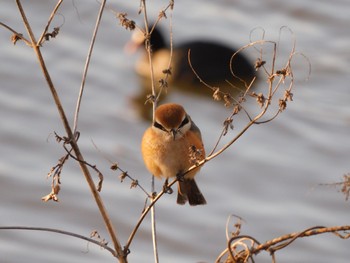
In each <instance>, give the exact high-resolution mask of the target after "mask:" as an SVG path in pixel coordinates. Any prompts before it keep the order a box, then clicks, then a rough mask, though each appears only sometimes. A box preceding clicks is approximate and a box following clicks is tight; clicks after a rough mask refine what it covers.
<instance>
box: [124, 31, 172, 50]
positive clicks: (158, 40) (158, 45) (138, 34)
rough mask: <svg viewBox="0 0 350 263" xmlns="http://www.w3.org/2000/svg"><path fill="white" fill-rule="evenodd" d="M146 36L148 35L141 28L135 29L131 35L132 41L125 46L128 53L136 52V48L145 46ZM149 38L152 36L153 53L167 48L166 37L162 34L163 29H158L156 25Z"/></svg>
mask: <svg viewBox="0 0 350 263" xmlns="http://www.w3.org/2000/svg"><path fill="white" fill-rule="evenodd" d="M151 28H152V27H150V29H151ZM146 37H147V36H146V35H145V33H144V32H142V31H141V30H139V29H135V30H134V32H133V34H132V36H131V39H130V41H129V42H128V43H127V44H126V46H125V51H126V52H127V53H134V52H136V50H138V49H140V48H142V47H144V45H145V41H146ZM149 38H150V43H151V50H152V53H155V52H157V51H159V50H161V49H165V48H166V43H165V39H164V37H163V35H162V32H161V30H160V29H158V28H157V27H154V29H153V30H152V32H151V33H150V36H149Z"/></svg>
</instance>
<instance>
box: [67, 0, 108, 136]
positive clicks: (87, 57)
mask: <svg viewBox="0 0 350 263" xmlns="http://www.w3.org/2000/svg"><path fill="white" fill-rule="evenodd" d="M105 5H106V0H102V3H101V6H100V10H99V12H98V16H97V19H96V24H95V28H94V32H93V34H92V39H91V43H90V47H89V51H88V54H87V56H86V61H85V66H84V72H83V78H82V80H81V86H80V90H79V95H78V100H77V105H76V108H75V114H74V125H73V134H75V133H76V132H77V129H78V118H79V110H80V105H81V100H82V97H83V93H84V87H85V81H86V76H87V72H88V69H89V65H90V59H91V55H92V51H93V48H94V44H95V40H96V36H97V31H98V29H99V27H100V22H101V18H102V14H103V11H104V8H105Z"/></svg>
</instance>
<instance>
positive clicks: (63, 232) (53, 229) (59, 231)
mask: <svg viewBox="0 0 350 263" xmlns="http://www.w3.org/2000/svg"><path fill="white" fill-rule="evenodd" d="M0 230H32V231H45V232H53V233H57V234H61V235H66V236H71V237H76V238H79V239H82V240H86V241H89V242H91V243H93V244H95V245H98V246H100V247H102V248H104V249H106V250H108V251H109V252H111V254H112V255H113V256H114V257H116V256H117V255H116V253H115V250H114V249H113V248H111V247H109V246H108V245H107V244H106V243H104V242H101V241H97V240H95V239H92V238H89V237H86V236H83V235H79V234H76V233H73V232H69V231H65V230H60V229H55V228H47V227H25V226H0Z"/></svg>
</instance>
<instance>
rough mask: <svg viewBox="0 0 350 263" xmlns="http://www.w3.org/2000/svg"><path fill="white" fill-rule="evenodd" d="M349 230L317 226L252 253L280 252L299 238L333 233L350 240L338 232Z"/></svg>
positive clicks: (279, 238)
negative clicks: (264, 251) (263, 251)
mask: <svg viewBox="0 0 350 263" xmlns="http://www.w3.org/2000/svg"><path fill="white" fill-rule="evenodd" d="M349 230H350V226H335V227H324V226H315V227H311V228H309V229H306V230H304V231H302V232H297V233H291V234H287V235H284V236H281V237H278V238H275V239H273V240H270V241H267V242H265V243H264V244H261V245H258V246H257V247H256V248H254V249H253V250H252V253H254V254H257V253H258V252H260V251H261V250H268V251H270V252H271V253H273V252H275V251H276V250H279V249H282V248H284V247H286V246H288V245H289V244H291V243H292V242H293V241H295V240H296V239H297V238H301V237H309V236H314V235H320V234H324V233H333V234H335V235H336V236H338V237H340V238H342V239H348V238H350V234H347V235H345V236H343V235H340V234H339V233H338V232H339V231H349ZM282 242H285V243H282ZM278 243H282V244H280V245H278V246H276V247H273V246H274V245H277V244H278Z"/></svg>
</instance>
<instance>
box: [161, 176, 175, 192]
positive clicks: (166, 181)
mask: <svg viewBox="0 0 350 263" xmlns="http://www.w3.org/2000/svg"><path fill="white" fill-rule="evenodd" d="M163 191H164V193H166V194H172V193H173V189H171V187H170V186H168V179H166V180H165V182H164V185H163Z"/></svg>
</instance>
